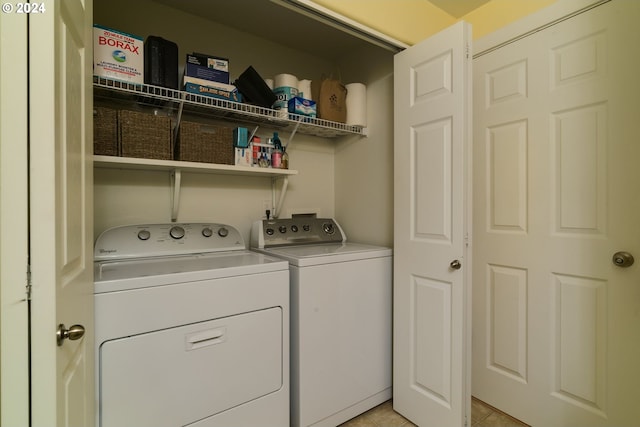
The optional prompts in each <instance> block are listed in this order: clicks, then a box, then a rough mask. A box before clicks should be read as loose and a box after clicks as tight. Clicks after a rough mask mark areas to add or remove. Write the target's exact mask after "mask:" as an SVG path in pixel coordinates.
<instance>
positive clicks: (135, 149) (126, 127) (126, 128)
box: [118, 110, 173, 160]
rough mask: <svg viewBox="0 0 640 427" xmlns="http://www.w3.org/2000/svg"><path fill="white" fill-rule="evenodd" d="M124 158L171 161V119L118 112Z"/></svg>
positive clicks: (123, 111)
mask: <svg viewBox="0 0 640 427" xmlns="http://www.w3.org/2000/svg"><path fill="white" fill-rule="evenodd" d="M118 127H119V132H120V150H121V155H122V156H123V157H137V158H141V159H160V160H171V159H172V153H173V147H172V144H171V141H172V137H171V119H170V118H169V117H165V116H155V115H153V114H147V113H141V112H137V111H128V110H121V111H118Z"/></svg>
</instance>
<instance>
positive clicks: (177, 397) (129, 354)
mask: <svg viewBox="0 0 640 427" xmlns="http://www.w3.org/2000/svg"><path fill="white" fill-rule="evenodd" d="M282 322H283V319H282V310H281V309H280V308H279V307H276V308H269V309H265V310H260V311H255V312H251V313H246V314H240V315H236V316H230V317H225V318H221V319H216V320H211V321H206V322H200V323H196V324H191V325H186V326H180V327H175V328H171V329H166V330H160V331H155V332H150V333H145V334H141V335H135V336H131V337H124V338H119V339H115V340H111V341H107V342H105V343H104V344H103V345H102V346H101V347H100V362H99V369H100V379H99V382H100V385H99V388H100V397H101V399H100V425H101V427H121V426H125V425H130V426H137V427H144V426H149V427H161V426H171V427H174V426H178V425H186V424H189V423H193V422H195V421H198V420H202V419H204V418H207V417H211V416H214V415H215V414H219V413H221V412H223V411H225V410H227V409H230V408H233V407H236V406H238V405H242V404H243V403H245V402H249V401H251V400H253V399H257V398H259V397H261V396H264V395H267V394H269V393H272V392H275V391H277V390H278V389H280V388H281V387H282V378H283V372H282V369H283V368H282V360H283V341H282V340H283V338H282Z"/></svg>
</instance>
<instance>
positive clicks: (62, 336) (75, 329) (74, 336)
mask: <svg viewBox="0 0 640 427" xmlns="http://www.w3.org/2000/svg"><path fill="white" fill-rule="evenodd" d="M83 336H84V326H82V325H73V326H72V327H70V328H69V329H67V328H66V327H65V326H64V324H63V323H60V324H59V325H58V331H57V332H56V340H57V341H58V346H61V345H62V344H64V340H66V339H70V340H71V341H75V340H79V339H80V338H82V337H83Z"/></svg>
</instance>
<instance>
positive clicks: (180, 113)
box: [173, 92, 187, 141]
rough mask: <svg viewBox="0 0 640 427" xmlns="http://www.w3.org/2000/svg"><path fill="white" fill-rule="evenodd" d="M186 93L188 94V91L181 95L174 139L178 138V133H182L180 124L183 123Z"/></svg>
mask: <svg viewBox="0 0 640 427" xmlns="http://www.w3.org/2000/svg"><path fill="white" fill-rule="evenodd" d="M186 95H187V93H186V92H184V93H182V94H181V95H180V104H179V105H178V114H177V115H176V127H175V129H174V130H173V140H174V141H177V140H178V134H179V133H180V124H181V123H182V111H183V110H184V100H185V96H186Z"/></svg>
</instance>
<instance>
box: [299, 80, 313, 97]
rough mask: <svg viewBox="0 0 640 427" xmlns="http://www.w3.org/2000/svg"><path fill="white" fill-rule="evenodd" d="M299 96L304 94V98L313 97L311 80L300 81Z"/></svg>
mask: <svg viewBox="0 0 640 427" xmlns="http://www.w3.org/2000/svg"><path fill="white" fill-rule="evenodd" d="M300 93H302V95H300ZM298 96H302V97H303V98H304V99H313V98H312V97H311V80H300V81H299V82H298Z"/></svg>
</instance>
